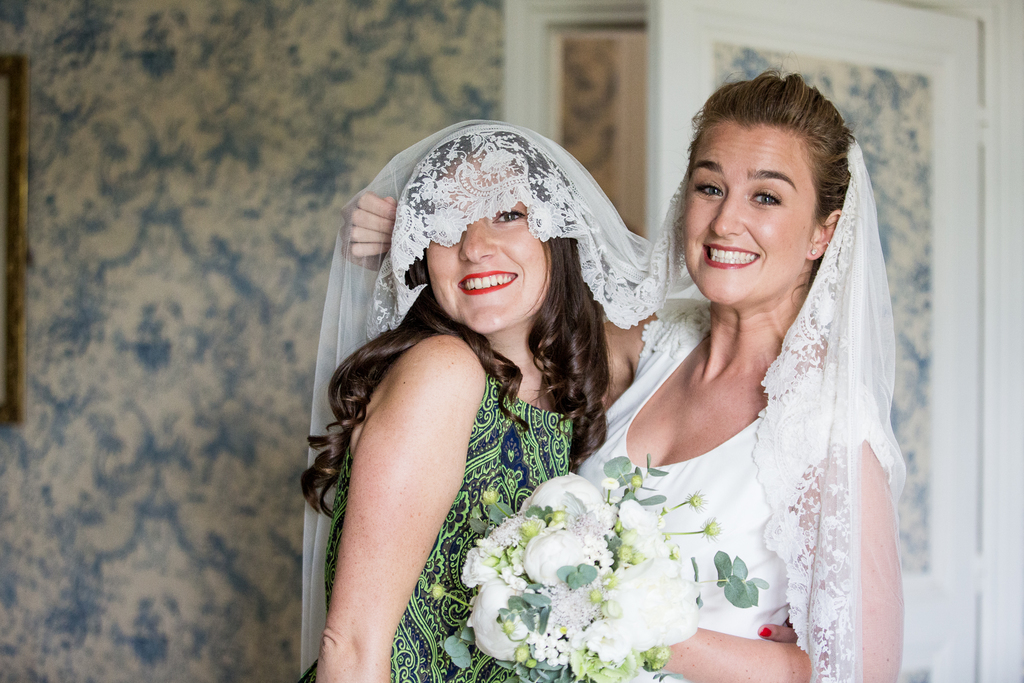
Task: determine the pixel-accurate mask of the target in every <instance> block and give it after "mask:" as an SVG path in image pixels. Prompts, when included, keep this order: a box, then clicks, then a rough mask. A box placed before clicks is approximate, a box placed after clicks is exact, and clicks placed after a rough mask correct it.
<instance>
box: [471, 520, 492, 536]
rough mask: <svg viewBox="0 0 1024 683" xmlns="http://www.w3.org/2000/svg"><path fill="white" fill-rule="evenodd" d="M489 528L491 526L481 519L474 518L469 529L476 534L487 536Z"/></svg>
mask: <svg viewBox="0 0 1024 683" xmlns="http://www.w3.org/2000/svg"><path fill="white" fill-rule="evenodd" d="M489 527H490V524H488V523H487V522H485V521H484V520H482V519H480V518H479V517H473V518H472V519H470V520H469V528H470V529H472V530H473V533H474V534H486V533H487V529H488V528H489Z"/></svg>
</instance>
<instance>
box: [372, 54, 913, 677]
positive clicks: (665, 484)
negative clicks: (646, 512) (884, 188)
mask: <svg viewBox="0 0 1024 683" xmlns="http://www.w3.org/2000/svg"><path fill="white" fill-rule="evenodd" d="M693 124H694V137H693V140H692V142H691V145H690V157H689V163H688V166H687V173H686V177H685V179H684V180H683V183H682V184H681V185H680V187H679V190H678V192H677V193H676V196H675V198H674V200H673V203H672V206H671V207H670V210H669V214H668V217H667V218H666V221H665V227H664V230H663V232H662V235H661V238H660V239H659V242H658V243H657V244H656V245H655V247H654V258H652V261H651V267H650V270H649V271H648V272H649V273H650V274H651V275H650V276H651V277H652V278H653V279H654V281H655V283H656V284H654V285H652V287H653V289H654V290H657V291H661V290H663V289H664V288H665V287H666V286H667V287H668V289H669V295H670V297H671V298H670V300H669V302H668V303H667V304H666V305H665V307H664V308H662V309H661V310H659V311H658V313H657V316H656V317H654V318H652V319H650V320H648V321H646V324H643V325H640V326H637V327H635V328H632V329H630V330H626V331H623V330H616V329H614V328H611V327H608V328H607V333H608V334H607V336H608V348H609V361H610V363H611V366H610V367H611V382H610V389H609V398H610V399H615V402H614V404H612V405H611V407H610V409H609V411H608V427H607V442H606V443H605V444H604V445H603V446H602V447H601V448H600V449H599V450H598V451H597V452H596V453H595V454H594V455H592V456H591V457H590V458H589V459H588V460H587V461H585V462H584V463H583V465H582V466H581V467H580V469H579V472H580V474H582V475H583V476H585V477H587V478H588V479H590V480H591V481H592V482H595V483H598V482H600V481H601V480H602V479H603V478H604V476H605V475H604V472H603V467H604V465H605V463H607V462H608V461H609V460H611V459H613V458H616V457H620V456H626V457H628V458H629V459H630V460H631V461H632V462H633V463H635V464H636V465H638V466H641V467H644V466H646V465H647V464H648V462H650V464H651V465H652V466H654V467H657V468H658V469H660V470H662V471H665V472H667V475H666V476H661V477H651V478H648V479H647V480H646V483H645V486H646V487H648V488H650V489H652V490H654V491H655V492H657V493H660V494H663V495H665V496H666V497H667V498H668V500H669V501H673V500H681V499H682V497H683V496H684V495H688V494H690V493H692V492H693V491H694V490H698V489H699V490H700V492H701V493H702V497H703V498H704V499H706V501H707V506H708V509H709V511H710V512H711V513H712V514H714V515H715V516H716V517H717V521H718V526H719V528H720V529H721V530H722V533H721V535H719V536H718V538H717V539H716V542H715V543H714V544H709V543H707V542H706V541H704V540H702V539H700V538H699V537H694V536H677V537H676V538H677V539H678V540H677V542H678V544H679V546H680V553H681V555H682V556H683V557H691V556H692V557H693V558H694V561H695V563H696V565H697V567H698V568H699V572H700V575H701V577H702V578H708V577H715V576H717V571H716V566H715V561H714V558H715V554H716V552H717V551H718V550H720V549H721V550H726V551H728V552H729V554H730V555H738V556H741V557H742V558H743V560H744V561H745V563H746V566H747V569H748V571H749V575H750V576H756V577H758V578H763V579H766V580H767V581H768V583H769V586H770V587H769V589H768V590H763V591H761V593H760V595H759V600H758V604H757V605H755V606H754V607H753V608H751V609H748V610H738V609H736V608H734V607H733V606H732V605H729V604H728V603H727V601H726V600H725V598H724V595H723V594H722V593H720V592H716V591H705V593H706V594H705V595H704V606H703V607H702V608H701V614H700V628H699V629H698V631H697V634H696V635H695V636H694V637H692V638H690V639H689V640H686V641H684V642H682V643H679V644H678V645H675V646H673V648H672V650H673V656H672V659H671V661H670V662H669V664H668V666H667V669H668V670H669V671H674V672H677V673H680V674H682V675H684V676H685V677H686V679H687V680H690V681H693V682H694V683H727V682H733V681H747V680H756V681H761V682H767V681H807V680H813V681H816V682H819V681H820V682H826V681H827V682H829V683H861V682H867V681H870V682H871V683H875V682H891V681H895V680H896V679H897V677H898V675H899V669H900V660H901V656H902V643H903V590H902V580H901V575H900V561H899V529H898V523H897V515H896V501H897V500H898V498H899V494H900V492H901V490H902V488H903V483H904V480H905V476H906V467H905V465H904V463H903V459H902V456H901V454H900V449H899V445H898V444H897V443H896V439H895V437H894V435H893V431H892V426H891V423H890V417H889V411H890V407H891V404H892V391H893V383H894V367H895V338H894V334H893V323H892V307H891V302H890V299H889V290H888V283H887V280H886V274H885V263H884V261H883V259H882V250H881V244H880V241H879V235H878V219H877V215H876V211H875V204H874V197H873V195H872V191H871V181H870V179H869V178H868V174H867V169H866V167H865V165H864V159H863V156H862V154H861V151H860V147H859V146H858V145H857V144H856V142H855V141H854V138H853V135H852V133H851V132H850V130H849V128H847V126H846V124H845V123H844V121H843V118H842V116H841V115H840V114H839V112H838V111H837V110H836V108H835V106H834V105H833V104H832V103H831V102H829V101H828V99H826V98H825V97H824V96H823V95H822V94H821V93H820V92H819V91H818V90H817V89H815V88H811V87H809V86H808V85H807V84H806V83H805V82H804V80H803V79H802V78H801V77H800V76H799V75H797V74H791V75H788V76H783V75H781V74H779V73H777V72H766V73H763V74H761V75H760V76H758V77H756V78H754V79H752V80H749V81H742V82H737V83H728V84H726V85H723V86H722V87H721V88H719V89H718V90H717V91H716V92H715V93H714V94H712V96H711V97H710V98H709V99H708V101H707V102H706V103H705V105H704V107H703V109H702V110H701V111H700V112H699V113H698V114H697V116H696V117H694V121H693ZM370 199H371V201H368V202H367V203H366V207H367V208H368V209H369V211H367V212H365V213H364V215H362V216H361V220H360V225H362V226H363V227H364V228H366V229H365V230H363V231H360V232H359V234H358V236H359V238H360V239H361V240H363V242H364V244H362V246H361V248H363V249H365V250H367V251H368V252H373V251H375V250H377V249H379V248H380V243H381V238H380V235H381V234H384V235H386V234H387V232H388V230H389V225H390V220H389V219H388V218H387V216H386V215H383V214H385V213H386V211H384V210H383V208H382V207H383V206H386V204H384V203H382V202H383V200H377V201H376V202H374V201H372V200H373V198H370ZM383 241H384V242H386V238H385V239H384V240H383ZM694 290H696V291H694ZM648 459H650V460H648ZM685 514H686V513H685V511H684V510H676V511H674V512H671V513H670V514H669V515H668V516H667V517H666V523H667V526H666V531H686V530H688V529H690V528H692V524H693V520H692V519H687V518H686V517H685ZM790 625H791V626H790ZM758 635H759V636H761V639H760V640H759V639H758V638H757V637H756V636H758ZM653 676H654V675H653V674H649V673H646V672H643V673H641V674H640V675H639V676H638V677H637V678H636V679H635V680H639V681H649V680H654V679H653Z"/></svg>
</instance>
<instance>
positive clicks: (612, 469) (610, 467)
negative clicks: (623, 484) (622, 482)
mask: <svg viewBox="0 0 1024 683" xmlns="http://www.w3.org/2000/svg"><path fill="white" fill-rule="evenodd" d="M632 469H633V463H631V462H630V461H629V458H627V457H626V456H624V455H620V456H619V457H617V458H612V459H611V460H609V461H608V462H606V463H605V464H604V474H605V476H606V477H611V478H612V479H622V478H623V477H625V476H626V475H627V474H629V472H630V470H632Z"/></svg>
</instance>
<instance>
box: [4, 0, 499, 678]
mask: <svg viewBox="0 0 1024 683" xmlns="http://www.w3.org/2000/svg"><path fill="white" fill-rule="evenodd" d="M501 21H502V20H501V6H500V0H415V1H411V0H378V1H377V2H366V1H361V0H360V1H357V0H347V1H343V0H32V1H31V2H29V1H28V0H0V52H10V53H24V54H28V55H29V57H30V59H31V102H30V105H31V129H30V137H31V140H30V146H31V161H30V167H31V168H30V184H29V201H30V207H29V245H30V249H31V254H32V265H31V267H30V268H29V270H28V281H27V297H26V309H27V328H28V331H27V334H28V367H27V386H28V392H27V410H26V419H25V422H24V424H23V425H20V426H14V427H3V428H0V624H2V625H3V626H2V627H0V681H62V682H74V681H104V682H105V683H108V682H110V683H116V682H118V681H138V680H145V681H172V680H173V681H186V680H187V681H199V682H202V681H234V680H238V681H241V680H294V679H296V678H297V676H298V673H299V671H298V667H299V661H298V660H299V655H298V651H299V645H298V641H299V622H300V619H299V614H300V609H301V606H300V602H301V601H300V583H301V578H300V570H301V557H300V555H301V545H302V544H301V536H302V530H301V526H302V505H303V501H302V498H301V494H300V492H299V489H298V484H297V478H298V475H299V473H300V471H301V469H302V468H303V467H304V464H305V459H306V454H305V447H304V439H305V436H306V433H307V429H308V420H309V406H310V391H311V387H312V380H313V377H312V374H313V366H314V359H315V354H316V340H317V335H318V333H319V322H320V314H321V307H322V305H323V295H324V291H325V289H326V276H327V271H328V268H329V265H330V258H331V254H332V250H333V242H334V231H335V216H336V215H337V213H338V211H339V209H340V207H341V206H342V205H343V204H344V202H345V201H346V200H347V198H348V197H349V195H350V194H351V193H352V192H353V191H355V190H357V189H358V188H359V187H361V186H362V185H363V184H364V183H365V182H366V181H368V180H369V179H370V178H372V176H373V175H374V174H375V173H376V171H377V170H378V169H379V168H380V167H381V166H382V165H383V164H384V163H385V161H386V160H387V159H388V158H389V157H390V155H392V154H394V153H395V152H397V151H399V150H401V149H403V148H404V147H406V146H407V145H409V144H411V143H412V142H414V141H415V140H418V139H420V138H422V137H424V136H425V135H427V134H428V133H430V132H433V131H434V130H437V129H438V128H440V127H442V126H444V125H447V124H449V123H451V122H454V121H456V120H459V119H463V118H471V117H495V116H497V115H498V114H499V111H498V106H499V105H498V102H499V101H500V98H501V92H500V88H501V76H502V73H501V59H502V45H501V35H502V24H501Z"/></svg>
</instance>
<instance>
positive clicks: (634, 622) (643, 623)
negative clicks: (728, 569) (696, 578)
mask: <svg viewBox="0 0 1024 683" xmlns="http://www.w3.org/2000/svg"><path fill="white" fill-rule="evenodd" d="M699 593H700V590H699V589H698V587H697V584H696V583H694V582H693V581H691V580H689V579H687V578H685V577H684V575H683V566H682V565H681V564H680V563H679V562H675V561H673V560H668V559H664V558H655V559H651V560H647V561H645V562H643V563H641V564H638V565H636V566H635V567H629V568H627V569H624V570H623V571H622V572H621V573H619V582H618V585H617V587H616V589H615V590H614V591H610V593H609V596H608V597H609V599H615V600H617V601H618V603H619V605H621V606H622V618H621V619H620V620H619V622H620V623H619V624H618V627H619V628H620V629H621V630H622V632H624V633H628V634H630V637H631V638H632V641H633V647H634V648H635V649H637V650H640V651H641V652H643V651H644V650H648V649H650V648H652V647H655V646H659V645H674V644H675V643H679V642H682V641H684V640H686V639H687V638H689V637H690V636H692V635H693V634H694V633H696V632H697V620H698V611H697V596H698V594H699Z"/></svg>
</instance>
